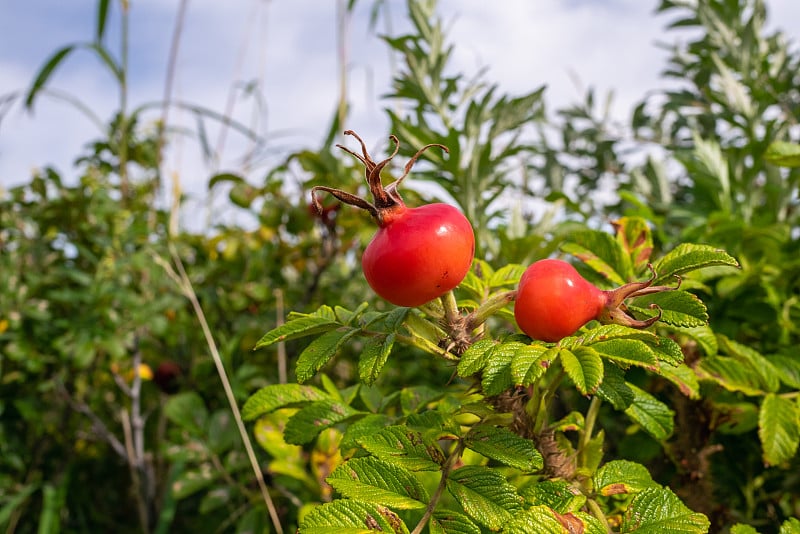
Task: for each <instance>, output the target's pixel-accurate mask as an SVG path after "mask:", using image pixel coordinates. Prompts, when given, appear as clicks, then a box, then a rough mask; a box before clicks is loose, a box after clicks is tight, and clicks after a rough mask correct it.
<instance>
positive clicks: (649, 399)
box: [625, 384, 675, 440]
mask: <svg viewBox="0 0 800 534" xmlns="http://www.w3.org/2000/svg"><path fill="white" fill-rule="evenodd" d="M628 387H629V388H630V389H631V391H633V394H634V398H633V403H631V405H630V406H628V408H627V409H626V410H625V413H626V414H627V415H628V417H630V418H631V419H632V420H634V421H635V422H637V423H638V424H639V425H640V426H641V427H642V429H643V430H644V431H645V432H647V433H648V434H650V435H651V436H653V437H654V438H656V439H657V440H664V439H667V438H668V437H669V436H670V435H671V434H672V430H673V428H674V425H675V423H674V420H673V418H674V416H675V412H673V411H672V410H671V409H670V408H669V407H668V406H667V405H666V404H664V403H663V402H661V401H660V400H658V399H656V398H655V397H653V396H652V395H650V394H649V393H647V392H646V391H644V390H641V389H639V388H638V387H636V386H634V385H633V384H628Z"/></svg>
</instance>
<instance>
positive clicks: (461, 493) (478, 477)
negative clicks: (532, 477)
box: [447, 465, 522, 530]
mask: <svg viewBox="0 0 800 534" xmlns="http://www.w3.org/2000/svg"><path fill="white" fill-rule="evenodd" d="M447 490H448V491H449V492H450V494H451V495H453V497H455V499H456V501H458V503H459V504H460V505H461V507H462V508H463V509H464V512H466V514H467V515H468V516H469V517H471V518H472V519H474V520H475V521H477V522H478V523H480V524H481V525H484V526H485V527H488V528H490V529H493V530H499V529H500V528H501V527H502V526H503V525H504V524H505V523H507V522H508V521H509V520H510V519H511V518H512V517H513V516H514V514H516V513H517V512H520V511H521V510H522V498H521V497H520V496H519V495H518V494H517V490H516V488H514V486H512V485H511V484H509V483H508V482H507V481H506V479H505V477H504V476H503V475H502V474H500V473H499V472H498V471H495V470H493V469H489V468H488V467H483V466H478V465H466V466H464V467H461V468H459V469H456V470H455V471H453V472H452V473H451V474H450V478H448V479H447Z"/></svg>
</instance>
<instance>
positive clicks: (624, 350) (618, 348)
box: [591, 339, 658, 371]
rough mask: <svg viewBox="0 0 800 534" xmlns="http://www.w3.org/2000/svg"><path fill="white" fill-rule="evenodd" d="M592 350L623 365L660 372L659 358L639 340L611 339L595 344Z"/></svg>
mask: <svg viewBox="0 0 800 534" xmlns="http://www.w3.org/2000/svg"><path fill="white" fill-rule="evenodd" d="M591 348H592V349H594V350H596V351H597V352H598V353H600V356H602V357H603V358H608V359H609V360H612V361H614V362H616V363H618V364H621V365H636V366H639V367H644V368H645V369H648V370H650V371H657V370H658V357H657V356H656V353H655V352H654V351H653V349H652V348H650V345H648V344H647V343H645V342H644V341H640V340H638V339H610V340H608V341H600V342H598V343H593V344H592V345H591Z"/></svg>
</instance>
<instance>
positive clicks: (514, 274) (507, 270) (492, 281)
mask: <svg viewBox="0 0 800 534" xmlns="http://www.w3.org/2000/svg"><path fill="white" fill-rule="evenodd" d="M526 268H527V267H526V266H525V265H520V264H518V263H511V264H508V265H504V266H503V267H501V268H499V269H498V270H497V271H495V272H494V273H493V274H492V275H491V277H490V278H489V287H490V288H491V289H497V288H499V287H506V286H516V285H517V284H518V283H519V279H520V278H521V277H522V273H524V272H525V269H526Z"/></svg>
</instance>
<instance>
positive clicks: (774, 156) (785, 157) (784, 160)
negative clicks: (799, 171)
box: [764, 141, 800, 167]
mask: <svg viewBox="0 0 800 534" xmlns="http://www.w3.org/2000/svg"><path fill="white" fill-rule="evenodd" d="M764 159H765V160H767V161H769V162H770V163H772V164H773V165H780V166H781V167H800V144H797V143H788V142H786V141H773V142H772V144H770V145H769V147H767V150H766V152H764Z"/></svg>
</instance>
